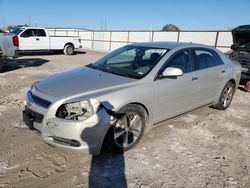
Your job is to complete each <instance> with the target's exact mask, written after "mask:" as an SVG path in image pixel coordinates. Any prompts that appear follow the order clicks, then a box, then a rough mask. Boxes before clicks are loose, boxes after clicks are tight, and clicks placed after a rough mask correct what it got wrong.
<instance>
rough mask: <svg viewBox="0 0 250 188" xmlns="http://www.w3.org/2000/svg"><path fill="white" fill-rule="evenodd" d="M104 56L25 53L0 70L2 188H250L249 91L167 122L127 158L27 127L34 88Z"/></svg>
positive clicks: (98, 54) (0, 184) (0, 161)
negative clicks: (65, 143)
mask: <svg viewBox="0 0 250 188" xmlns="http://www.w3.org/2000/svg"><path fill="white" fill-rule="evenodd" d="M102 55H103V53H97V52H91V51H86V53H81V54H78V55H75V56H64V55H60V54H57V55H43V56H25V57H22V58H18V61H10V62H9V63H8V65H7V68H5V69H4V72H3V73H0V143H1V144H0V187H138V188H139V187H144V188H145V187H250V173H249V168H250V127H249V126H250V118H249V117H250V111H249V108H250V94H249V93H245V92H243V91H241V90H237V92H236V94H235V97H234V99H233V102H232V104H231V106H230V108H228V109H227V110H226V111H218V110H215V109H213V108H209V107H203V108H200V109H197V110H195V111H192V112H190V113H187V114H185V115H182V116H179V117H176V118H174V119H171V120H169V121H166V122H164V123H163V125H161V126H157V127H155V128H153V129H152V130H150V131H149V132H148V133H147V134H145V136H144V137H143V139H142V140H141V142H140V143H139V145H138V146H137V147H136V148H135V149H133V150H131V151H129V152H126V153H125V154H123V155H114V154H105V155H103V156H89V155H82V154H78V153H74V152H71V151H67V150H63V149H59V148H54V147H51V146H49V145H47V144H45V143H43V142H42V141H41V140H40V139H39V136H37V135H36V134H35V133H34V132H31V131H29V130H28V129H26V127H25V125H24V124H23V122H22V120H21V111H22V109H23V106H24V104H23V101H24V99H25V93H26V91H27V90H28V89H29V87H30V86H31V84H33V83H34V82H35V81H37V80H39V79H41V78H44V77H46V76H50V75H53V74H55V73H58V72H62V71H65V70H69V69H73V68H75V67H79V66H83V65H85V64H88V63H91V62H92V61H94V60H96V59H97V58H99V57H101V56H102ZM12 64H13V65H12Z"/></svg>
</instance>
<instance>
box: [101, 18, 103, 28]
mask: <svg viewBox="0 0 250 188" xmlns="http://www.w3.org/2000/svg"><path fill="white" fill-rule="evenodd" d="M101 30H103V20H101Z"/></svg>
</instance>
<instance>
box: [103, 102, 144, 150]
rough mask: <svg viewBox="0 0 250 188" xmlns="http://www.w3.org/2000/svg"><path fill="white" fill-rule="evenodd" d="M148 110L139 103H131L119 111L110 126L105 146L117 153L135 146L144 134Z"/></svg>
mask: <svg viewBox="0 0 250 188" xmlns="http://www.w3.org/2000/svg"><path fill="white" fill-rule="evenodd" d="M146 116H147V112H146V111H145V110H144V108H143V107H141V106H139V105H134V104H130V105H127V106H126V107H124V108H122V109H121V110H120V111H119V112H118V113H117V120H116V121H115V123H114V124H113V125H112V126H111V127H110V129H109V131H108V133H107V136H106V139H105V143H104V144H105V146H106V148H108V149H109V150H111V151H113V152H115V153H122V152H124V151H127V150H130V149H132V148H133V147H135V146H136V145H137V144H138V142H139V141H140V139H141V137H142V136H143V133H144V129H145V124H146V119H147V117H146Z"/></svg>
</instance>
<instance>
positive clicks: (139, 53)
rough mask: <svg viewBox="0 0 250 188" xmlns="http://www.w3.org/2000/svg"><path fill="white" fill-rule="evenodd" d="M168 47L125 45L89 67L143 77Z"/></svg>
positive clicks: (126, 75)
mask: <svg viewBox="0 0 250 188" xmlns="http://www.w3.org/2000/svg"><path fill="white" fill-rule="evenodd" d="M166 52H167V49H163V48H152V47H142V46H124V47H122V48H119V49H117V50H115V51H113V52H111V53H110V54H108V55H106V56H104V57H103V58H101V59H100V60H98V61H96V62H95V63H94V64H90V65H88V67H91V68H94V69H98V70H101V71H104V72H109V73H111V74H117V75H120V76H124V77H129V78H136V79H140V78H143V77H144V76H145V75H146V74H148V73H149V72H150V71H151V70H152V68H153V67H154V66H155V65H156V64H157V63H158V62H159V60H160V59H161V58H162V57H163V56H164V55H165V53H166Z"/></svg>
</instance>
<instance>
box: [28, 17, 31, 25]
mask: <svg viewBox="0 0 250 188" xmlns="http://www.w3.org/2000/svg"><path fill="white" fill-rule="evenodd" d="M28 23H29V26H31V22H30V16H29V17H28Z"/></svg>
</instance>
